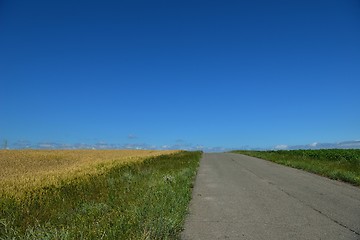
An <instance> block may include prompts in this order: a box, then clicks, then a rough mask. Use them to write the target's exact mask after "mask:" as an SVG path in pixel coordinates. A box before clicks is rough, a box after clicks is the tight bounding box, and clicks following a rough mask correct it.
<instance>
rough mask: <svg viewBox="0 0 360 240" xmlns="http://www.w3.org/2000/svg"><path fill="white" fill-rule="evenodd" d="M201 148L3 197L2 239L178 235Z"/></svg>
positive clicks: (0, 213) (0, 211) (0, 209)
mask: <svg viewBox="0 0 360 240" xmlns="http://www.w3.org/2000/svg"><path fill="white" fill-rule="evenodd" d="M200 157H201V152H180V153H175V154H171V155H164V156H158V157H152V158H149V159H147V160H145V161H143V162H136V163H128V164H125V165H119V166H114V167H113V168H111V169H109V171H107V172H105V173H103V174H100V175H94V176H88V177H86V178H79V179H76V180H73V181H72V182H63V183H62V184H61V185H60V186H53V187H44V188H42V189H37V190H35V191H33V192H28V193H27V196H26V198H25V199H23V200H22V201H21V202H19V201H16V200H15V199H11V198H5V197H2V198H0V239H177V238H179V233H180V232H181V230H182V226H183V221H184V218H185V215H186V211H187V206H188V203H189V200H190V197H191V187H192V183H193V180H194V176H195V173H196V169H197V167H198V164H199V159H200Z"/></svg>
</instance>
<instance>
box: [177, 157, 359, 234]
mask: <svg viewBox="0 0 360 240" xmlns="http://www.w3.org/2000/svg"><path fill="white" fill-rule="evenodd" d="M181 237H182V239H184V240H188V239H206V240H211V239H252V240H257V239H264V240H271V239H274V240H275V239H276V240H281V239H286V240H289V239H326V240H332V239H334V240H339V239H360V188H358V187H354V186H351V185H349V184H345V183H342V182H338V181H334V180H330V179H327V178H324V177H320V176H318V175H315V174H311V173H307V172H304V171H301V170H296V169H292V168H289V167H285V166H281V165H278V164H274V163H271V162H268V161H264V160H261V159H257V158H253V157H248V156H244V155H239V154H230V153H211V154H207V153H206V154H204V155H203V158H202V160H201V162H200V168H199V171H198V175H197V178H196V182H195V187H194V190H193V199H192V200H191V203H190V213H189V215H188V217H187V219H186V222H185V230H184V231H183V233H182V236H181Z"/></svg>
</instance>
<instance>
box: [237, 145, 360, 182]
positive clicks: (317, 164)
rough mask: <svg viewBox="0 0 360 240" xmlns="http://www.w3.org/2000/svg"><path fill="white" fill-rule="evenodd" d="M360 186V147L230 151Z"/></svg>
mask: <svg viewBox="0 0 360 240" xmlns="http://www.w3.org/2000/svg"><path fill="white" fill-rule="evenodd" d="M232 152H233V153H240V154H245V155H248V156H252V157H257V158H262V159H265V160H270V161H272V162H275V163H279V164H283V165H286V166H290V167H294V168H298V169H303V170H306V171H308V172H312V173H316V174H319V175H322V176H325V177H328V178H331V179H335V180H341V181H344V182H348V183H351V184H353V185H356V186H360V149H321V150H290V151H287V150H281V151H242V150H239V151H232Z"/></svg>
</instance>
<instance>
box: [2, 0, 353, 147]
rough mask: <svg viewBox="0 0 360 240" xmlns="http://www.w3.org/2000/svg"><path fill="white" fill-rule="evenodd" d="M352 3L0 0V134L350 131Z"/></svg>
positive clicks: (220, 140) (296, 138) (81, 138)
mask: <svg viewBox="0 0 360 240" xmlns="http://www.w3.org/2000/svg"><path fill="white" fill-rule="evenodd" d="M359 43H360V3H359V1H355V0H348V1H341V0H338V1H334V0H326V1H325V0H324V1H322V0H318V1H313V0H312V1H310V0H305V1H279V0H275V1H267V0H262V1H261V0H255V1H196V0H195V1H184V0H182V1H140V0H128V1H89V0H88V1H68V0H64V1H45V0H44V1H39V0H33V1H25V0H23V1H20V0H3V1H0V80H1V85H0V139H2V140H8V142H9V144H11V143H16V142H18V141H27V142H31V143H41V142H43V143H44V142H55V143H62V144H75V143H85V144H94V143H113V144H133V145H137V144H138V145H140V144H143V145H148V146H163V145H179V146H180V145H188V146H206V147H210V148H211V147H224V148H240V147H244V146H248V147H254V148H256V147H259V148H269V147H273V146H276V145H281V144H285V145H299V144H307V143H313V142H340V141H347V140H359V139H360V111H359V109H360V97H359V90H360V44H359Z"/></svg>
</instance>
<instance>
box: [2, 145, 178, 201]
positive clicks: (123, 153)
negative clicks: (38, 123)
mask: <svg viewBox="0 0 360 240" xmlns="http://www.w3.org/2000/svg"><path fill="white" fill-rule="evenodd" d="M175 152H178V151H153V150H0V195H7V196H14V197H16V198H21V197H22V196H23V195H24V194H25V193H26V192H27V191H31V190H33V189H37V188H41V187H44V186H57V185H59V184H60V183H61V182H63V181H71V180H72V179H75V178H79V177H81V178H86V177H89V176H91V175H96V174H101V173H104V172H105V171H107V170H108V169H110V168H112V167H114V166H115V165H118V164H124V163H128V162H136V161H142V160H144V159H146V158H148V157H155V156H159V155H166V154H172V153H175Z"/></svg>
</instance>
